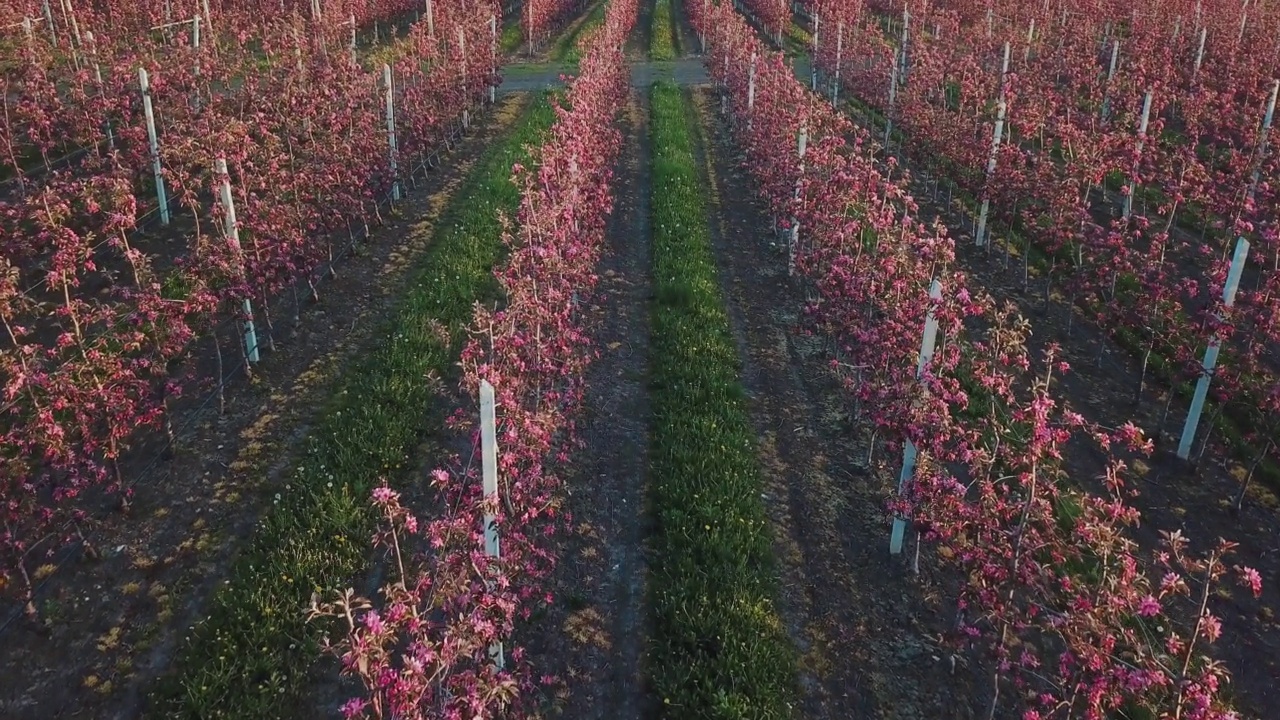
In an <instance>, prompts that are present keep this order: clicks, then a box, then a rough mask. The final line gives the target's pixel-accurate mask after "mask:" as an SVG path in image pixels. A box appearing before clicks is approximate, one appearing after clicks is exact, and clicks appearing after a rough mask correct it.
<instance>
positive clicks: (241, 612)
mask: <svg viewBox="0 0 1280 720" xmlns="http://www.w3.org/2000/svg"><path fill="white" fill-rule="evenodd" d="M553 120H554V113H553V112H552V111H551V107H550V104H549V102H548V101H547V99H546V98H545V97H544V98H541V99H538V100H537V101H535V103H534V104H533V106H532V107H531V108H530V109H527V110H526V111H525V112H524V113H523V114H522V116H521V117H520V119H518V120H517V121H516V123H515V125H514V126H513V127H512V129H511V130H510V131H509V133H508V134H507V135H506V137H505V138H504V139H503V140H502V141H501V142H498V143H496V144H494V145H493V146H491V147H490V148H488V150H486V152H485V153H484V155H483V156H482V157H481V159H480V161H479V162H478V163H477V165H476V167H475V169H474V170H473V171H472V173H471V174H470V176H469V177H468V178H467V180H466V181H465V183H464V185H463V186H462V187H461V188H460V189H459V190H458V192H457V195H456V196H455V197H454V199H453V201H452V202H451V204H450V207H449V209H448V210H447V211H446V213H445V215H444V216H443V217H442V218H441V220H440V222H439V224H438V225H437V228H438V229H437V230H436V232H435V237H434V238H433V242H432V245H431V247H430V248H429V249H428V251H427V252H426V254H425V255H424V256H423V258H422V259H421V260H419V261H418V263H417V266H416V268H415V269H414V271H413V275H412V280H411V282H410V283H409V285H408V286H407V288H406V290H405V294H404V296H403V297H402V298H401V299H400V300H399V301H398V305H397V308H396V309H395V310H394V311H393V312H392V313H391V316H390V318H389V319H388V320H387V323H386V326H385V328H384V329H383V330H381V331H380V333H379V335H378V336H377V337H379V338H380V339H379V340H378V341H377V344H376V346H375V347H373V348H372V349H371V350H370V351H369V352H368V353H367V354H366V355H364V356H362V357H360V358H359V359H358V360H356V361H355V362H353V363H351V364H350V365H349V366H348V367H347V368H346V369H345V370H344V371H343V376H342V378H341V380H340V381H339V383H338V385H337V388H336V390H335V395H334V397H333V398H332V399H331V401H330V402H329V403H328V405H327V407H326V408H325V410H324V411H323V412H322V415H321V417H320V418H318V420H317V422H316V425H315V430H314V431H313V432H312V434H311V437H310V438H308V441H307V444H306V450H305V453H304V455H303V457H302V459H301V460H300V461H299V462H298V464H297V466H296V467H294V468H293V469H292V471H291V473H290V474H289V475H288V480H286V482H285V484H284V487H283V488H281V489H280V492H279V493H277V494H276V495H275V499H274V506H273V507H272V508H271V509H270V510H269V512H268V513H267V514H266V515H265V517H264V518H263V519H262V521H261V522H260V523H259V524H258V526H257V527H256V529H255V532H254V535H253V538H252V539H251V540H250V542H249V545H248V547H247V548H246V549H245V550H244V551H243V552H242V553H241V554H240V555H239V557H238V558H237V559H236V561H235V564H234V566H233V567H232V570H231V574H230V579H229V580H227V583H226V585H225V586H223V587H221V588H219V590H218V592H217V593H216V595H215V596H214V598H213V600H212V607H211V609H210V611H209V616H208V618H206V619H205V620H203V621H201V622H200V623H199V624H197V625H196V626H195V627H194V628H192V629H191V631H190V632H189V633H188V636H187V641H186V643H185V645H184V647H183V648H182V650H181V651H180V662H179V664H178V666H177V667H178V670H177V672H176V673H174V675H173V676H171V677H170V678H167V679H166V680H165V681H164V682H163V683H162V685H161V687H160V688H158V690H157V694H156V697H155V698H154V700H155V701H156V702H154V703H153V708H154V711H153V714H155V715H160V716H165V717H190V718H236V719H237V720H242V719H244V718H278V717H290V716H292V715H295V714H296V713H297V712H299V711H298V710H296V709H295V708H300V707H304V706H305V704H304V703H302V702H301V701H300V694H301V692H302V691H303V690H304V689H305V687H306V683H307V675H308V669H309V668H310V667H311V666H312V665H313V664H314V663H315V662H316V660H317V659H318V649H317V645H316V636H317V634H318V632H319V631H320V627H318V626H308V625H307V623H306V621H305V608H306V606H307V604H308V601H309V599H310V597H311V594H312V592H321V593H322V594H325V593H330V592H331V591H333V590H335V589H339V588H346V587H348V586H350V584H351V583H352V581H353V579H354V578H356V577H358V576H359V574H360V573H361V572H362V571H363V570H364V569H365V568H366V566H367V564H368V561H369V554H370V549H369V537H370V534H371V531H372V528H373V519H374V518H373V513H372V511H371V506H370V504H369V492H370V490H371V489H372V488H373V486H374V485H375V484H376V483H377V482H378V481H379V479H380V478H382V477H391V478H392V479H394V478H395V477H396V476H397V475H398V474H400V473H401V472H402V471H403V470H405V469H406V468H407V467H408V466H409V464H410V462H411V459H412V450H413V447H414V446H415V444H416V442H417V441H418V440H419V439H420V438H421V437H422V436H423V435H424V433H425V430H426V426H427V424H428V408H429V405H430V403H431V399H432V382H431V380H430V379H429V378H430V377H432V376H434V377H448V376H450V374H451V373H452V372H453V366H454V364H455V363H456V361H457V356H458V352H459V351H460V349H461V340H462V335H463V334H464V331H465V328H466V325H467V323H468V322H469V321H470V320H471V316H472V308H473V306H474V304H475V303H476V302H477V301H481V300H484V299H487V298H492V297H495V296H496V293H497V283H496V281H495V280H494V278H493V275H492V270H493V267H494V265H495V263H497V262H498V261H499V259H500V257H501V255H502V252H503V246H502V240H501V231H502V226H501V225H500V223H499V219H498V212H499V211H503V212H505V213H507V214H508V215H509V216H512V217H514V215H515V213H516V210H517V208H518V205H519V201H520V191H519V189H518V188H517V187H516V186H515V185H514V184H513V183H512V182H511V180H510V176H511V165H512V163H514V162H522V163H526V164H527V163H528V162H529V159H528V152H527V148H528V147H529V146H530V145H535V144H537V143H538V142H539V140H540V136H541V135H543V134H545V132H546V131H547V129H548V128H549V127H550V126H551V123H552V121H553Z"/></svg>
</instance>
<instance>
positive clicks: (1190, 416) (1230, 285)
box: [1178, 237, 1249, 460]
mask: <svg viewBox="0 0 1280 720" xmlns="http://www.w3.org/2000/svg"><path fill="white" fill-rule="evenodd" d="M1248 256H1249V241H1248V240H1245V239H1244V238H1243V237H1240V238H1237V239H1236V252H1235V255H1234V256H1233V257H1232V258H1231V269H1230V270H1229V271H1228V272H1227V284H1226V285H1225V286H1223V288H1222V304H1223V306H1224V307H1231V306H1232V304H1234V303H1235V300H1236V288H1238V287H1239V286H1240V275H1241V273H1243V272H1244V261H1245V258H1247V257H1248ZM1218 346H1219V343H1218V338H1217V337H1214V338H1213V339H1212V340H1210V341H1209V347H1208V348H1207V349H1206V350H1205V351H1204V372H1202V373H1201V375H1200V380H1199V382H1197V383H1196V392H1195V395H1194V396H1192V398H1191V410H1190V411H1189V412H1188V413H1187V423H1186V424H1185V425H1183V426H1182V439H1181V440H1180V441H1179V442H1178V457H1180V458H1182V459H1183V460H1186V459H1187V458H1189V457H1191V444H1192V443H1193V442H1194V441H1195V438H1196V426H1197V425H1199V424H1200V413H1201V412H1202V411H1203V410H1204V401H1205V398H1206V397H1208V395H1209V381H1210V379H1212V377H1213V368H1214V366H1215V365H1217V364H1218Z"/></svg>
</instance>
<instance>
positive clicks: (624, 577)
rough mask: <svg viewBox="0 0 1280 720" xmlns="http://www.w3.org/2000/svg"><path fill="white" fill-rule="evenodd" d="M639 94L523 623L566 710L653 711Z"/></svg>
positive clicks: (644, 157) (604, 718)
mask: <svg viewBox="0 0 1280 720" xmlns="http://www.w3.org/2000/svg"><path fill="white" fill-rule="evenodd" d="M646 103H647V97H645V96H643V92H641V93H633V95H632V98H631V101H630V103H629V104H628V106H627V109H626V113H625V123H624V126H623V132H624V133H625V136H626V138H627V143H626V146H625V148H624V150H623V155H622V157H621V158H620V159H619V163H618V166H617V168H616V170H615V172H616V177H615V181H614V182H615V185H614V193H615V197H616V205H615V207H614V211H613V217H612V219H611V221H610V228H609V233H608V237H607V239H606V242H607V246H606V248H605V252H604V257H603V260H602V262H601V266H600V269H599V273H600V285H599V286H598V293H597V296H596V298H595V300H594V301H593V304H592V305H591V306H590V313H591V315H592V316H593V318H592V323H593V325H594V327H595V328H596V329H595V330H594V331H593V333H592V335H593V337H595V338H596V340H597V348H598V350H599V352H600V357H599V358H598V359H597V360H596V361H595V362H594V364H593V365H592V367H591V369H590V370H589V373H588V377H587V396H586V405H585V407H586V410H585V413H584V416H583V418H582V419H581V421H580V423H579V429H580V431H581V433H582V436H583V437H582V439H583V441H584V443H585V445H584V447H583V449H582V450H581V451H580V453H579V455H578V458H579V461H578V462H576V464H575V466H574V467H573V468H572V470H571V474H570V476H569V478H568V481H567V487H568V497H567V508H568V510H569V512H570V513H571V514H572V516H573V533H572V534H571V535H570V536H569V537H568V538H566V539H565V542H564V545H563V546H562V547H561V549H560V551H559V553H558V556H559V557H560V558H561V561H560V563H559V564H558V566H557V568H556V572H555V575H554V577H553V578H552V580H551V591H552V594H553V595H554V596H555V598H556V604H555V605H554V606H553V607H551V608H550V609H549V610H548V611H547V612H546V613H545V614H542V615H540V616H536V617H535V618H533V620H532V621H531V623H530V626H529V627H528V628H524V629H522V632H524V633H527V635H526V637H528V638H529V639H530V647H529V649H530V657H531V658H532V662H533V664H534V667H535V673H536V674H539V675H542V674H547V675H553V676H555V677H556V678H557V682H556V683H554V684H552V685H551V686H550V687H548V688H547V692H546V696H545V697H544V698H543V699H542V704H543V706H544V707H545V708H546V710H547V713H548V716H550V717H563V718H572V719H573V720H588V719H590V720H615V719H616V720H640V718H643V717H650V716H651V715H652V713H651V712H650V711H649V704H648V703H649V702H650V699H649V698H648V697H647V695H646V693H645V688H644V673H643V667H642V665H643V663H642V658H643V655H644V651H645V643H646V642H647V637H648V629H647V626H648V616H647V614H646V612H645V609H644V606H643V602H644V597H645V573H646V571H645V568H646V565H647V563H648V559H647V558H646V556H645V553H644V543H645V537H646V535H647V532H648V530H647V526H648V519H647V513H646V512H645V486H646V483H647V479H648V473H649V447H650V435H649V421H650V409H649V395H648V383H649V380H648V371H649V306H650V301H651V296H652V286H653V283H652V278H651V267H652V257H651V253H652V250H651V236H650V230H649V222H650V218H649V213H650V197H651V193H652V171H651V168H650V164H651V157H650V154H649V129H648V111H647V108H646V107H645V104H646Z"/></svg>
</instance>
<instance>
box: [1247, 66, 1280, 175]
mask: <svg viewBox="0 0 1280 720" xmlns="http://www.w3.org/2000/svg"><path fill="white" fill-rule="evenodd" d="M1277 93H1280V80H1272V81H1271V99H1270V100H1268V101H1267V112H1266V113H1265V114H1264V115H1263V116H1262V134H1261V137H1259V138H1258V153H1257V155H1258V156H1257V158H1256V159H1255V160H1254V166H1253V179H1252V180H1251V181H1250V183H1249V199H1250V200H1252V199H1253V196H1254V193H1256V192H1257V190H1258V180H1259V174H1260V173H1261V172H1262V161H1263V160H1264V159H1265V158H1266V155H1267V136H1268V135H1269V134H1270V133H1271V121H1272V120H1273V119H1274V118H1275V114H1276V95H1277Z"/></svg>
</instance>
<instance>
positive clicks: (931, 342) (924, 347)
mask: <svg viewBox="0 0 1280 720" xmlns="http://www.w3.org/2000/svg"><path fill="white" fill-rule="evenodd" d="M941 299H942V282H941V281H939V280H938V279H936V278H935V279H934V281H933V284H932V285H931V286H930V288H929V300H930V301H931V302H930V303H929V314H928V315H927V316H926V317H925V321H924V338H923V339H922V340H921V342H920V355H919V358H918V360H917V361H916V379H920V378H921V377H923V376H924V368H925V366H926V365H928V364H929V361H930V360H932V359H933V349H934V346H935V345H936V344H937V341H938V318H937V317H936V316H935V315H934V305H935V304H936V303H937V301H939V300H941ZM918 453H919V451H918V450H917V448H916V444H915V443H914V442H912V441H911V440H910V439H909V438H908V439H907V444H906V447H904V448H903V449H902V472H901V473H899V474H898V496H899V497H901V496H902V491H903V490H904V489H905V488H906V486H907V481H908V480H910V479H911V476H912V475H913V474H914V473H915V469H916V456H917V454H918ZM906 533H907V521H906V518H903V517H902V516H901V515H898V516H896V517H894V518H893V530H892V531H891V532H890V535H889V554H890V555H898V554H900V553H901V552H902V540H903V537H904V536H905V535H906Z"/></svg>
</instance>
